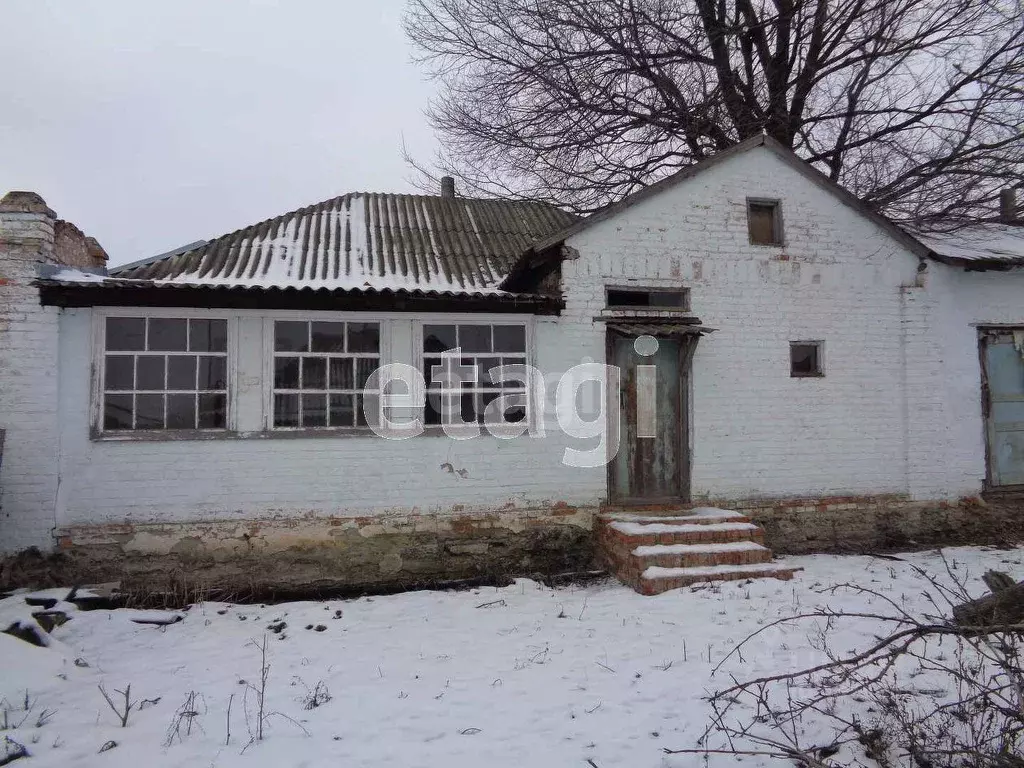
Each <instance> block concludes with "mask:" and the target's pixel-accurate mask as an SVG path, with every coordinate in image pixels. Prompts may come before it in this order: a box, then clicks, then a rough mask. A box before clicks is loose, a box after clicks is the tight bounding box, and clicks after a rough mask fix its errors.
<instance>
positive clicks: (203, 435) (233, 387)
mask: <svg viewBox="0 0 1024 768" xmlns="http://www.w3.org/2000/svg"><path fill="white" fill-rule="evenodd" d="M111 317H144V318H147V320H148V319H149V318H170V319H185V320H189V319H196V320H224V321H225V323H226V326H227V349H226V352H225V353H224V354H225V356H226V364H227V365H226V367H227V374H226V382H225V385H226V387H225V392H226V395H225V397H226V408H227V413H226V418H225V426H224V427H215V428H203V429H124V430H107V429H105V428H104V423H103V422H104V404H105V398H106V382H105V378H106V353H107V348H106V335H107V318H111ZM133 354H146V353H145V352H144V351H141V350H140V351H139V352H137V353H133ZM157 354H159V353H157ZM165 354H167V353H165ZM186 354H187V353H186ZM196 354H203V353H196ZM92 361H93V364H92V387H91V390H92V391H91V398H90V399H91V406H90V418H89V423H90V425H91V433H92V437H93V439H100V440H180V439H184V438H187V439H213V438H219V437H224V436H227V435H232V434H234V433H235V432H236V431H237V428H236V418H237V414H236V408H235V393H236V392H237V389H238V388H237V370H238V324H237V316H236V315H235V314H234V313H233V312H232V311H231V310H217V309H195V308H177V307H95V308H93V318H92ZM166 391H167V390H152V392H148V393H149V394H158V393H164V392H166ZM128 393H130V392H129V391H126V394H128Z"/></svg>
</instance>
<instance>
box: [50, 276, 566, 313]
mask: <svg viewBox="0 0 1024 768" xmlns="http://www.w3.org/2000/svg"><path fill="white" fill-rule="evenodd" d="M35 285H37V286H38V287H39V292H40V303H41V304H43V305H51V306H61V307H90V306H150V307H204V308H216V309H225V308H238V309H268V310H273V309H308V310H310V311H348V310H351V311H397V312H441V311H448V312H503V313H522V314H540V315H552V314H554V315H557V314H559V313H560V312H561V310H562V308H563V307H564V302H562V301H561V299H558V298H555V297H551V296H543V295H535V294H524V293H511V292H507V293H483V292H477V293H461V292H456V291H430V290H422V289H361V288H312V287H290V286H289V287H276V286H272V287H263V286H237V285H214V284H206V285H204V284H181V283H157V282H154V281H152V280H124V279H121V280H118V281H116V282H113V281H111V282H102V283H101V282H67V281H59V280H49V279H39V280H36V281H35Z"/></svg>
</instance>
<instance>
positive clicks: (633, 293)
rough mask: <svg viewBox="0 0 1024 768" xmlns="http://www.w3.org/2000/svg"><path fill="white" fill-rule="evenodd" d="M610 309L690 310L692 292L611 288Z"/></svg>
mask: <svg viewBox="0 0 1024 768" xmlns="http://www.w3.org/2000/svg"><path fill="white" fill-rule="evenodd" d="M607 298H608V308H609V309H634V308H642V307H649V308H652V309H689V308H690V292H689V291H688V290H687V289H685V288H680V289H677V290H676V289H667V290H661V289H650V288H648V289H645V290H634V289H631V288H609V289H608V297H607Z"/></svg>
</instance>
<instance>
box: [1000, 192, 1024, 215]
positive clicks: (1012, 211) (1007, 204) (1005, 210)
mask: <svg viewBox="0 0 1024 768" xmlns="http://www.w3.org/2000/svg"><path fill="white" fill-rule="evenodd" d="M999 220H1000V221H1001V222H1002V223H1003V224H1020V223H1021V222H1020V219H1018V218H1017V192H1016V190H1015V189H1013V187H1007V188H1006V189H1002V190H1000V191H999Z"/></svg>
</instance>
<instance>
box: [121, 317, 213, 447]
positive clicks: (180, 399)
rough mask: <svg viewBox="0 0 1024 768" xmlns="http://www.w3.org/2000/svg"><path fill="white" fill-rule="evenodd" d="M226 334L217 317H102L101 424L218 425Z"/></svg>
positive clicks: (154, 426)
mask: <svg viewBox="0 0 1024 768" xmlns="http://www.w3.org/2000/svg"><path fill="white" fill-rule="evenodd" d="M227 348H228V333H227V321H226V320H223V319H205V318H203V319H200V318H179V317H108V318H107V319H106V335H105V344H104V351H103V405H102V414H103V429H104V431H119V430H158V429H224V428H226V427H227V413H228V394H227V390H228V384H227V379H228V365H227V362H228V361H227Z"/></svg>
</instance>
